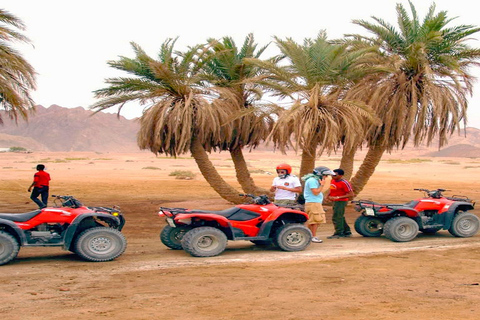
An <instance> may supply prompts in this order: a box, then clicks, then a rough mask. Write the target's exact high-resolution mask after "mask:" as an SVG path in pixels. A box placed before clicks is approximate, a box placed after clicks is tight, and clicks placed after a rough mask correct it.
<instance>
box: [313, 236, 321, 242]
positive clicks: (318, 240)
mask: <svg viewBox="0 0 480 320" xmlns="http://www.w3.org/2000/svg"><path fill="white" fill-rule="evenodd" d="M312 242H315V243H322V242H323V240H320V239H318V238H317V237H313V238H312Z"/></svg>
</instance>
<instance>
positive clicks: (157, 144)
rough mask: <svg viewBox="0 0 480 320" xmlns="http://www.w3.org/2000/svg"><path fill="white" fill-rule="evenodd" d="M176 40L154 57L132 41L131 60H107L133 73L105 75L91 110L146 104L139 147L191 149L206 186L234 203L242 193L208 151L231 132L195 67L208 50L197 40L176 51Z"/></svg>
mask: <svg viewBox="0 0 480 320" xmlns="http://www.w3.org/2000/svg"><path fill="white" fill-rule="evenodd" d="M175 41H176V40H172V39H168V40H166V41H165V42H164V43H163V45H162V47H161V50H160V53H159V55H158V60H154V59H152V58H151V57H149V56H148V55H147V54H146V53H145V52H144V51H143V50H142V49H141V48H140V46H138V45H137V44H135V43H132V47H133V50H134V51H135V55H136V57H135V58H134V59H130V58H126V57H121V58H120V60H118V61H110V62H109V65H110V66H111V67H113V68H115V69H118V70H122V71H125V72H127V73H129V74H131V75H133V77H129V78H111V79H107V80H106V83H107V84H109V87H107V88H104V89H100V90H97V91H95V97H96V98H101V99H102V100H100V101H98V102H97V103H95V104H94V105H93V106H92V109H95V110H96V111H97V112H99V111H101V110H104V109H108V108H110V107H113V106H119V111H118V112H120V111H121V109H122V107H123V106H124V105H125V103H128V102H132V101H139V102H140V103H141V104H142V105H147V107H146V109H145V110H144V112H143V115H142V116H141V118H140V124H141V128H140V131H139V133H138V144H139V146H140V148H141V149H150V150H151V151H152V152H153V153H155V154H157V153H164V154H167V155H170V156H174V157H176V156H177V155H180V154H183V153H186V152H189V151H190V152H191V154H192V157H193V158H194V159H195V161H196V163H197V165H198V167H199V169H200V172H201V173H202V175H203V176H204V177H205V179H206V180H207V182H208V183H209V184H210V186H211V187H212V188H213V189H214V190H215V191H216V192H217V193H218V194H219V195H220V196H221V197H223V198H224V199H226V200H228V201H231V202H235V203H239V202H241V201H242V198H241V197H239V196H238V192H237V191H236V190H235V189H234V188H233V187H231V186H230V185H229V184H227V183H226V182H225V181H224V180H223V179H222V177H221V176H220V175H219V174H218V172H217V171H216V169H215V167H214V166H213V164H212V163H211V162H210V160H209V159H208V155H207V152H210V151H212V150H215V149H216V148H217V146H218V145H219V144H220V143H221V142H222V141H224V139H229V138H230V133H231V131H232V130H231V128H230V127H229V125H228V124H226V123H227V119H228V117H229V116H230V114H229V113H228V111H226V110H224V109H222V108H220V107H218V106H217V105H216V103H215V102H213V103H210V102H209V101H210V100H212V98H211V97H210V93H209V90H207V89H206V88H204V87H203V86H202V85H201V84H202V81H203V80H202V77H200V70H202V67H203V64H204V63H205V61H206V59H207V58H208V54H207V51H208V50H207V49H205V47H204V46H200V45H199V46H195V47H192V48H189V49H188V50H187V51H186V52H184V53H181V52H177V51H174V44H175Z"/></svg>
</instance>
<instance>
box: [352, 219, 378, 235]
mask: <svg viewBox="0 0 480 320" xmlns="http://www.w3.org/2000/svg"><path fill="white" fill-rule="evenodd" d="M355 231H357V232H358V233H359V234H361V235H362V236H364V237H380V236H381V235H382V233H383V221H382V220H380V219H378V218H375V217H365V216H360V217H358V218H357V220H355Z"/></svg>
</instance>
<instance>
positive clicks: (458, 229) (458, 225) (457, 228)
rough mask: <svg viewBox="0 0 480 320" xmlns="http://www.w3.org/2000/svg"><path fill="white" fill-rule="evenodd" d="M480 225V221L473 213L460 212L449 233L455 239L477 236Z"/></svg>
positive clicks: (454, 219)
mask: <svg viewBox="0 0 480 320" xmlns="http://www.w3.org/2000/svg"><path fill="white" fill-rule="evenodd" d="M479 225H480V222H479V219H478V217H477V216H476V215H474V214H473V213H470V212H459V213H458V214H457V215H456V216H455V218H453V221H452V226H451V227H450V229H448V231H449V232H450V233H451V234H452V235H454V236H455V237H461V238H467V237H472V236H474V235H475V234H477V232H478V228H479Z"/></svg>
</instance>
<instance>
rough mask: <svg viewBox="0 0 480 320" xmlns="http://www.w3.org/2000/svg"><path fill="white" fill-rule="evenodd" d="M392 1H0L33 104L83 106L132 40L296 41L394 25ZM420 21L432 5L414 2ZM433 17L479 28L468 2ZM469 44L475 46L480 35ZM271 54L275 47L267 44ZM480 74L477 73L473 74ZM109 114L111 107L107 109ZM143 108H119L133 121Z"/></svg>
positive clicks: (475, 101) (151, 48)
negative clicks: (363, 24) (18, 40)
mask: <svg viewBox="0 0 480 320" xmlns="http://www.w3.org/2000/svg"><path fill="white" fill-rule="evenodd" d="M396 3H402V4H403V5H404V6H406V7H407V8H408V1H406V0H376V1H375V0H343V1H320V0H317V1H307V0H294V1H291V0H290V1H283V0H242V1H228V0H223V1H222V0H203V1H198V0H192V1H190V0H183V1H182V0H177V1H162V0H156V1H153V0H152V1H146V0H134V1H128V2H127V1H118V0H83V1H68V0H42V1H38V0H2V2H1V6H2V7H3V8H4V9H6V10H8V11H10V12H11V13H13V14H14V15H16V16H17V17H19V18H20V19H22V20H23V22H24V23H25V24H26V26H27V30H26V31H25V32H24V34H25V35H26V36H27V37H29V38H30V39H31V40H32V44H33V46H32V45H28V46H27V45H20V44H18V45H15V48H17V49H18V50H19V51H20V52H21V53H22V54H23V56H24V57H25V58H26V59H27V60H28V61H29V62H30V63H31V64H32V65H33V67H34V68H35V69H36V71H37V73H38V77H37V85H38V88H37V90H36V91H35V92H33V94H32V96H33V98H34V100H35V102H36V104H40V105H43V106H44V107H49V106H50V105H52V104H57V105H60V106H62V107H67V108H72V107H78V106H82V107H84V108H88V107H89V106H90V105H92V104H93V103H94V102H95V99H94V97H93V93H92V91H94V90H97V89H100V88H103V87H104V86H105V84H104V79H105V78H108V77H112V76H119V75H126V74H122V73H119V72H118V71H116V70H113V69H111V68H109V67H108V66H107V63H106V62H107V61H108V60H117V59H118V57H119V56H127V57H133V51H132V49H131V46H130V44H129V43H130V42H131V41H134V42H136V43H138V44H139V45H140V46H141V47H142V48H143V49H144V50H146V51H147V53H148V54H149V55H150V56H152V57H155V56H156V54H157V53H158V51H159V48H160V45H161V44H162V43H163V42H164V41H165V40H166V39H167V38H175V37H179V39H178V41H177V45H176V48H177V49H179V50H183V49H184V48H185V47H187V46H191V45H196V44H199V43H202V42H204V41H205V40H206V39H207V38H210V37H213V38H220V37H223V36H232V37H233V38H234V39H235V41H236V42H237V44H238V45H240V44H241V43H242V42H243V40H244V38H245V36H246V35H247V34H248V33H253V34H254V36H255V40H256V42H257V43H259V44H261V45H265V44H267V43H269V42H270V41H272V36H274V35H275V36H278V37H280V38H285V37H292V38H294V39H295V40H296V41H298V42H301V41H302V40H303V39H304V38H313V37H316V35H317V34H318V32H319V31H320V30H321V29H325V30H326V31H327V33H328V36H329V38H336V37H342V36H343V35H344V34H345V33H362V34H366V33H365V31H364V30H363V29H362V28H360V27H358V26H356V25H353V24H352V23H351V21H352V19H367V20H368V19H370V17H371V16H372V15H373V16H377V17H381V18H383V19H384V20H386V21H388V22H390V23H392V24H396V11H395V5H396ZM414 3H415V7H416V8H417V13H418V15H419V16H420V17H421V18H423V16H424V15H425V14H426V12H427V10H428V7H429V6H430V5H431V4H432V3H433V2H432V1H425V0H415V1H414ZM435 3H436V6H437V12H438V11H440V10H446V11H448V16H449V17H451V18H453V17H457V19H455V20H454V21H453V22H452V23H451V25H452V26H453V25H459V24H473V25H480V20H479V19H478V12H479V11H478V5H476V4H475V3H476V2H474V1H472V0H437V1H435ZM476 37H477V39H472V42H471V45H472V46H475V47H480V41H478V40H479V39H480V35H477V36H476ZM267 53H268V55H266V56H265V57H267V56H269V55H270V53H271V54H272V55H273V54H274V53H277V51H276V49H275V46H274V45H273V44H271V45H270V51H268V52H267ZM473 74H474V75H476V76H477V77H480V68H477V69H475V70H474V71H473ZM112 111H113V110H112ZM141 111H142V107H140V106H129V107H126V108H124V109H123V110H122V115H123V116H125V117H127V118H133V117H137V116H139V115H140V114H141ZM468 125H469V126H474V127H477V128H480V83H477V84H476V87H475V90H474V93H473V97H472V98H471V99H470V105H469V123H468Z"/></svg>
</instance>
